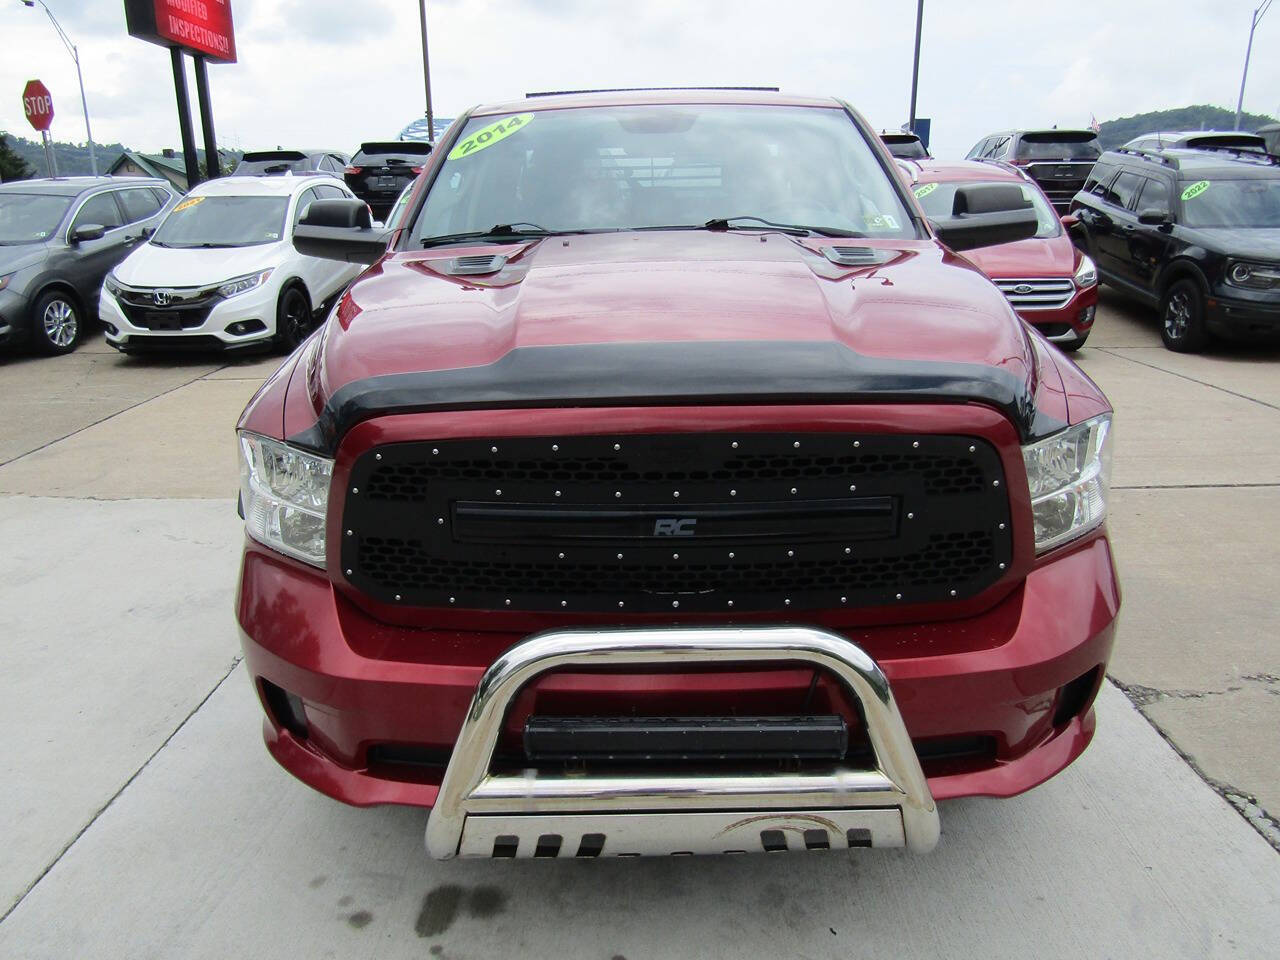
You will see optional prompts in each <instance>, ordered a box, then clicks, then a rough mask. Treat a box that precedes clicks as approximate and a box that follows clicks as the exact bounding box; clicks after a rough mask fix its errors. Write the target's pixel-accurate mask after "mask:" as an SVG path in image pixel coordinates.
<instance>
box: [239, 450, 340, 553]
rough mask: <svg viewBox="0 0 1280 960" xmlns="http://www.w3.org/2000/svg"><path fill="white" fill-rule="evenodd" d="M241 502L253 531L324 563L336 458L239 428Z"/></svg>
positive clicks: (274, 545)
mask: <svg viewBox="0 0 1280 960" xmlns="http://www.w3.org/2000/svg"><path fill="white" fill-rule="evenodd" d="M239 437H240V504H241V507H242V509H243V510H244V522H245V529H246V530H248V532H249V536H251V537H253V538H254V539H255V540H257V541H258V542H259V543H263V544H266V545H267V546H268V547H272V548H274V549H276V550H279V551H280V552H281V553H287V554H289V556H291V557H297V558H298V559H299V560H303V561H306V562H307V563H311V564H315V565H316V566H317V567H323V566H324V537H325V514H326V508H327V507H328V505H329V480H330V478H331V477H332V476H333V461H332V460H328V459H326V458H324V457H317V456H315V455H314V454H310V453H305V452H303V451H302V450H299V449H297V448H296V447H291V446H289V444H287V443H280V442H279V441H277V440H268V439H267V438H266V437H260V436H258V435H257V434H256V433H249V432H247V431H243V430H242V431H241V432H240V434H239Z"/></svg>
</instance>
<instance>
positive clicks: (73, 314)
mask: <svg viewBox="0 0 1280 960" xmlns="http://www.w3.org/2000/svg"><path fill="white" fill-rule="evenodd" d="M83 336H84V321H83V320H82V319H81V317H80V307H79V306H78V305H77V304H76V302H75V301H74V300H72V299H71V297H69V296H68V295H67V294H65V293H63V292H61V291H60V290H51V291H49V292H48V293H46V294H45V295H44V296H42V297H41V298H40V299H39V300H37V301H36V307H35V310H34V311H32V321H31V338H32V340H33V342H34V343H35V345H36V347H37V348H39V350H40V351H41V352H42V353H51V354H60V353H70V352H71V351H72V350H74V349H75V348H76V346H77V345H78V344H79V343H80V339H81V337H83Z"/></svg>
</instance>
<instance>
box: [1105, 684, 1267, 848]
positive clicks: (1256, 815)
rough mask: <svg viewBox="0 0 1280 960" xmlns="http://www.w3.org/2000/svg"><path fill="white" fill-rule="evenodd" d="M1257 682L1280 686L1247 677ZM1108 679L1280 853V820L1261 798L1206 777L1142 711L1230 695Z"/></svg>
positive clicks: (1175, 751)
mask: <svg viewBox="0 0 1280 960" xmlns="http://www.w3.org/2000/svg"><path fill="white" fill-rule="evenodd" d="M1257 678H1265V679H1264V682H1267V683H1275V682H1280V678H1277V677H1274V676H1272V675H1271V674H1255V675H1253V676H1249V677H1245V678H1244V679H1245V680H1251V679H1257ZM1107 679H1108V680H1110V681H1111V682H1112V683H1114V684H1115V685H1116V686H1117V687H1119V688H1120V690H1121V691H1123V692H1124V695H1125V696H1127V697H1128V698H1129V700H1130V701H1131V702H1132V703H1133V705H1134V706H1135V707H1137V708H1138V713H1139V714H1141V715H1142V717H1143V718H1144V719H1145V720H1146V721H1147V723H1149V724H1151V726H1152V728H1153V729H1154V730H1155V731H1156V733H1158V734H1160V736H1161V738H1162V739H1163V740H1164V742H1165V743H1167V744H1169V746H1170V747H1172V748H1173V752H1174V753H1176V754H1177V755H1178V756H1179V757H1181V758H1182V761H1183V762H1184V763H1185V764H1186V765H1187V766H1189V767H1190V768H1191V769H1192V770H1194V771H1195V773H1196V776H1198V777H1199V778H1200V779H1201V780H1203V781H1204V782H1205V783H1206V784H1208V785H1209V787H1210V788H1212V789H1213V790H1214V792H1215V793H1217V794H1218V796H1220V797H1222V799H1224V800H1225V801H1227V803H1229V804H1231V806H1232V807H1233V808H1235V810H1236V812H1237V813H1239V814H1240V816H1242V817H1244V819H1245V821H1246V822H1247V823H1248V824H1249V826H1251V827H1253V829H1254V830H1256V831H1257V832H1258V833H1259V834H1260V835H1261V836H1262V839H1263V840H1265V841H1267V843H1269V844H1271V846H1272V847H1273V848H1274V849H1275V850H1276V851H1277V852H1280V820H1277V819H1276V817H1274V816H1272V815H1271V814H1270V813H1268V812H1267V811H1266V810H1265V809H1264V808H1263V806H1262V804H1260V803H1259V802H1258V798H1257V797H1255V796H1254V795H1253V794H1251V793H1248V792H1246V791H1244V790H1241V789H1239V788H1237V787H1235V786H1234V785H1232V784H1230V783H1226V782H1224V781H1222V780H1218V779H1216V778H1214V777H1211V776H1209V774H1207V773H1205V771H1204V770H1203V769H1202V768H1201V766H1200V764H1199V763H1198V762H1196V758H1195V757H1193V756H1192V755H1191V754H1189V753H1187V751H1185V750H1183V749H1182V747H1180V746H1178V744H1177V742H1176V741H1175V740H1174V739H1173V737H1171V736H1170V735H1169V733H1168V732H1167V731H1166V730H1165V729H1164V727H1162V726H1160V724H1159V723H1157V722H1156V721H1155V720H1153V719H1152V718H1151V717H1150V716H1149V715H1148V714H1147V712H1146V711H1145V710H1143V709H1142V708H1143V707H1144V706H1146V705H1147V704H1149V703H1153V702H1155V701H1157V700H1160V699H1162V698H1164V697H1166V696H1178V695H1180V694H1185V695H1187V696H1188V697H1191V698H1194V697H1197V696H1205V695H1207V694H1215V693H1225V692H1227V691H1205V692H1203V693H1197V692H1196V691H1173V692H1169V691H1164V690H1157V689H1156V688H1154V687H1144V686H1142V685H1141V684H1138V683H1124V682H1123V681H1121V680H1117V679H1116V678H1115V677H1113V676H1110V675H1108V677H1107ZM1236 689H1239V688H1236Z"/></svg>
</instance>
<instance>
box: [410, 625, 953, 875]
mask: <svg viewBox="0 0 1280 960" xmlns="http://www.w3.org/2000/svg"><path fill="white" fill-rule="evenodd" d="M783 663H791V664H796V663H799V664H804V665H807V666H813V667H818V668H822V669H825V670H827V671H829V672H830V673H832V674H833V675H834V676H835V677H836V678H837V679H839V681H840V682H841V683H843V684H844V685H845V687H846V688H847V689H848V691H849V693H850V694H851V695H852V696H853V697H854V698H855V699H856V701H857V702H858V703H859V704H860V706H861V711H862V717H863V720H864V721H865V723H866V730H867V735H868V738H869V739H870V741H871V747H872V751H873V753H874V756H875V761H874V764H873V765H872V766H871V767H869V768H865V769H859V768H851V767H846V766H842V765H829V766H825V767H823V768H822V769H818V770H811V771H806V772H803V773H787V772H777V773H734V772H732V771H726V772H718V771H716V772H708V773H705V774H690V773H687V772H670V773H664V772H662V771H661V770H658V771H654V772H648V771H646V772H643V773H625V774H614V773H607V774H604V775H594V774H581V775H580V774H578V773H576V772H551V773H549V772H544V771H539V770H532V769H530V770H524V771H521V772H519V773H501V774H496V773H493V772H491V770H490V767H491V764H492V758H493V753H494V749H495V747H496V746H497V743H498V737H499V735H500V733H501V731H502V726H503V722H504V719H505V716H506V713H507V709H508V707H509V706H510V704H511V703H512V701H514V700H515V698H516V696H517V695H518V694H519V692H520V691H521V690H522V689H523V688H524V687H525V686H527V685H528V684H529V683H530V682H531V681H533V680H534V679H536V678H537V677H538V676H540V675H542V674H544V673H547V672H550V671H553V670H562V669H583V668H585V669H598V668H608V669H614V668H628V667H670V666H672V665H680V666H716V665H720V666H745V665H761V664H764V665H773V664H783ZM939 832H940V824H939V820H938V811H937V807H936V805H935V804H934V800H933V795H932V794H931V793H930V792H929V786H928V783H927V782H926V780H925V777H924V774H923V772H922V771H921V769H920V761H919V758H918V757H917V756H916V753H915V750H914V748H913V747H912V744H911V738H910V737H909V736H908V735H907V730H906V727H905V726H904V725H903V722H902V717H901V715H900V714H899V713H898V707H897V704H896V703H895V702H894V699H893V693H892V691H891V690H890V689H889V682H888V680H887V679H886V678H885V675H884V674H883V673H882V672H881V670H880V668H879V667H878V666H877V665H876V663H875V661H874V660H872V659H871V657H869V656H868V655H867V654H866V652H865V651H863V650H862V648H860V647H859V646H857V645H856V644H854V643H852V642H850V641H849V640H846V639H844V638H843V637H840V636H837V635H835V634H833V633H829V632H827V631H825V630H819V629H816V628H813V627H709V628H687V629H685V628H663V629H653V630H581V631H578V630H573V631H556V632H551V633H542V634H537V635H535V636H532V637H529V638H528V639H526V640H523V641H521V642H520V643H518V644H516V645H515V646H513V647H512V648H511V649H509V650H507V651H506V652H505V653H504V654H503V655H502V656H501V657H500V658H499V659H498V661H497V662H495V663H494V664H493V665H492V666H491V667H490V668H489V669H488V670H487V671H486V672H485V674H484V676H483V677H482V678H481V680H480V683H479V684H478V685H477V687H476V692H475V695H474V696H473V697H472V700H471V706H470V708H469V709H468V710H467V714H466V717H465V718H464V720H463V723H462V729H461V731H460V732H459V734H458V740H457V743H456V745H455V747H454V750H453V755H452V757H451V758H450V760H449V765H448V768H447V769H446V770H445V775H444V780H443V781H442V782H441V784H440V794H439V796H438V798H437V800H436V805H435V807H434V808H433V809H432V811H431V815H430V817H429V818H428V820H427V834H426V844H427V851H428V853H430V855H431V856H433V857H435V858H437V859H441V860H446V859H449V858H452V857H456V856H480V857H494V856H499V857H502V856H515V857H532V856H546V857H575V856H638V855H668V854H685V853H746V852H758V851H773V850H781V849H806V848H807V849H816V848H843V847H851V846H852V847H862V846H873V847H900V846H905V847H907V848H908V849H910V850H912V851H913V852H917V853H927V852H928V851H930V850H932V849H933V848H934V846H935V845H936V844H937V842H938V836H939Z"/></svg>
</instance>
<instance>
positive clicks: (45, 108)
mask: <svg viewBox="0 0 1280 960" xmlns="http://www.w3.org/2000/svg"><path fill="white" fill-rule="evenodd" d="M22 109H23V112H25V113H26V115H27V122H28V123H29V124H31V125H32V126H33V127H35V128H36V129H37V130H40V131H42V132H43V131H45V130H48V129H49V124H51V123H53V97H52V96H51V95H50V94H49V88H48V87H46V86H45V85H44V84H43V83H41V82H40V81H39V80H28V81H27V85H26V86H25V87H24V88H23V90H22Z"/></svg>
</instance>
